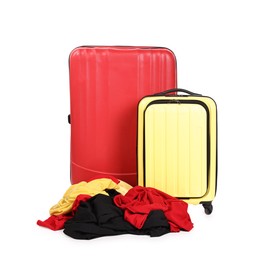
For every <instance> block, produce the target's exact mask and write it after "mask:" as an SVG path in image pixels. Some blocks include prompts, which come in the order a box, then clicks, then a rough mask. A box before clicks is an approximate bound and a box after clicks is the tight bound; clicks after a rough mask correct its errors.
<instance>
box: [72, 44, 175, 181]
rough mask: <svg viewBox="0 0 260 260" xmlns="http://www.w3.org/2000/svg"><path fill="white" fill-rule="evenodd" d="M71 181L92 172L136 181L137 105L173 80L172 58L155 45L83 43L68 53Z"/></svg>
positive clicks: (80, 178)
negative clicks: (83, 44) (146, 96)
mask: <svg viewBox="0 0 260 260" xmlns="http://www.w3.org/2000/svg"><path fill="white" fill-rule="evenodd" d="M69 69H70V103H71V113H70V122H71V182H72V183H73V184H74V183H78V182H80V181H84V180H87V179H89V178H91V177H93V176H95V175H97V174H99V175H104V176H106V175H114V176H115V177H116V178H118V179H121V180H123V181H125V182H127V183H129V184H131V185H132V186H134V185H136V184H137V174H136V169H137V166H136V129H137V104H138V102H139V100H140V99H141V98H142V97H143V96H145V95H149V94H152V93H154V92H158V91H162V90H164V89H169V88H172V87H173V88H175V87H176V85H177V73H176V70H177V68H176V59H175V56H174V54H173V52H172V51H170V50H169V49H167V48H160V47H135V46H129V47H127V46H126V47H124V46H121V47H120V46H83V47H78V48H76V49H74V50H73V51H72V52H71V54H70V57H69Z"/></svg>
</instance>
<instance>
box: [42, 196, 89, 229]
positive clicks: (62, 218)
mask: <svg viewBox="0 0 260 260" xmlns="http://www.w3.org/2000/svg"><path fill="white" fill-rule="evenodd" d="M90 198H91V196H89V195H85V194H80V195H78V196H77V198H76V199H75V201H74V203H73V206H72V211H71V212H70V213H69V214H61V215H51V216H50V217H49V218H47V219H46V220H44V221H41V220H38V221H37V225H38V226H41V227H46V228H49V229H51V230H54V231H56V230H60V229H63V228H64V224H65V222H66V221H67V220H69V219H71V218H72V217H73V216H74V214H75V211H76V210H77V208H78V206H79V204H80V202H81V201H87V200H89V199H90Z"/></svg>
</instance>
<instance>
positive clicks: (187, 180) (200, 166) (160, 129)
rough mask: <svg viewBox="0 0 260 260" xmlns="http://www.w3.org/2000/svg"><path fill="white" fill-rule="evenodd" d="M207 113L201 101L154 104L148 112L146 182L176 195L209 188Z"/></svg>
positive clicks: (191, 194)
mask: <svg viewBox="0 0 260 260" xmlns="http://www.w3.org/2000/svg"><path fill="white" fill-rule="evenodd" d="M203 158H207V113H206V111H205V109H204V108H203V107H202V106H201V105H198V104H185V105H180V104H154V105H151V106H149V107H148V108H147V110H146V112H145V162H146V164H145V170H146V176H145V185H146V186H151V187H155V188H158V189H160V190H164V191H165V192H167V193H169V194H171V195H173V196H175V197H183V198H184V197H188V198H190V197H202V196H203V195H204V194H205V193H206V190H207V161H206V160H203Z"/></svg>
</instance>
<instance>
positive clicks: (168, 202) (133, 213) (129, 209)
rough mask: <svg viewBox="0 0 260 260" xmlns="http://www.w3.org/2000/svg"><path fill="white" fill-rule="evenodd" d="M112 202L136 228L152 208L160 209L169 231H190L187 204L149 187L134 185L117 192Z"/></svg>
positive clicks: (139, 226)
mask: <svg viewBox="0 0 260 260" xmlns="http://www.w3.org/2000/svg"><path fill="white" fill-rule="evenodd" d="M114 203H115V204H116V205H117V206H118V207H119V208H121V209H123V210H124V218H125V220H126V221H128V222H129V223H131V224H132V225H133V226H135V227H136V228H138V229H141V228H142V226H143V225H144V223H145V221H146V219H147V216H148V214H149V213H150V212H151V211H152V210H162V211H163V212H164V215H165V217H166V218H167V220H168V223H169V224H170V231H171V232H179V231H180V230H184V231H190V230H191V229H192V228H193V223H192V222H191V219H190V215H189V214H188V211H187V210H188V204H187V203H186V202H184V201H182V200H180V199H177V198H175V197H172V196H170V195H168V194H166V193H164V192H162V191H160V190H157V189H155V188H151V187H141V186H135V187H133V188H132V189H130V190H129V191H128V192H127V193H126V194H125V195H122V194H118V195H117V196H115V197H114Z"/></svg>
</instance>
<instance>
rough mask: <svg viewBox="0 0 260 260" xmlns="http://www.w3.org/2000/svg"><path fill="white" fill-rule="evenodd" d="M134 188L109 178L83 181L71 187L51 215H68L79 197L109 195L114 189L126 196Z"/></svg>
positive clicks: (52, 209)
mask: <svg viewBox="0 0 260 260" xmlns="http://www.w3.org/2000/svg"><path fill="white" fill-rule="evenodd" d="M131 187H132V186H130V185H129V184H127V183H125V182H122V181H120V182H119V183H118V184H116V183H115V182H114V181H112V180H111V179H109V178H100V179H95V180H92V181H90V182H85V181H82V182H80V183H77V184H73V185H71V186H70V187H69V188H68V190H67V191H66V192H65V194H64V195H63V197H62V199H61V200H60V201H59V202H58V203H57V204H56V205H54V206H52V207H51V208H50V215H61V214H67V213H69V212H70V211H71V210H72V206H73V203H74V201H75V199H76V198H77V196H78V195H80V194H85V195H89V196H91V197H92V196H95V195H97V194H104V195H108V193H107V192H106V191H105V190H106V189H114V190H116V191H117V192H119V193H121V194H122V195H124V194H125V193H126V192H127V191H128V190H129V189H130V188H131Z"/></svg>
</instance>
